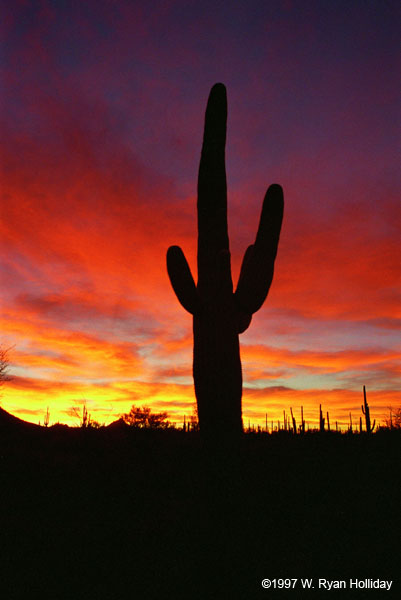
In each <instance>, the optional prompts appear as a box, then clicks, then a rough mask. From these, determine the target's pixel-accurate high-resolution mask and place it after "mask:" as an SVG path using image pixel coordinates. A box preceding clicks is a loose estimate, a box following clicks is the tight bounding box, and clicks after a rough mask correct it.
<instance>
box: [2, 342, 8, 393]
mask: <svg viewBox="0 0 401 600" xmlns="http://www.w3.org/2000/svg"><path fill="white" fill-rule="evenodd" d="M9 352H10V348H1V347H0V388H1V387H2V386H3V385H4V384H5V383H6V382H7V381H9V380H10V376H9V374H8V368H9V364H10V360H9Z"/></svg>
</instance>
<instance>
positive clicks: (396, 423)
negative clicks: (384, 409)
mask: <svg viewBox="0 0 401 600" xmlns="http://www.w3.org/2000/svg"><path fill="white" fill-rule="evenodd" d="M389 410H390V415H389V417H388V418H387V419H385V423H386V427H388V429H401V407H399V408H396V409H395V410H394V409H393V408H392V407H390V408H389Z"/></svg>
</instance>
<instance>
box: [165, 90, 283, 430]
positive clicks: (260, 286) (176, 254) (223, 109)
mask: <svg viewBox="0 0 401 600" xmlns="http://www.w3.org/2000/svg"><path fill="white" fill-rule="evenodd" d="M226 121H227V98H226V90H225V87H224V86H223V85H222V84H216V85H215V86H213V88H212V90H211V92H210V96H209V100H208V104H207V108H206V116H205V129H204V136H203V146H202V154H201V160H200V165H199V176H198V202H197V210H198V281H197V284H196V285H195V282H194V280H193V278H192V274H191V271H190V268H189V266H188V263H187V261H186V259H185V256H184V254H183V252H182V250H181V248H179V247H178V246H171V247H170V248H169V249H168V252H167V270H168V274H169V277H170V281H171V284H172V287H173V289H174V291H175V293H176V295H177V298H178V300H179V301H180V302H181V304H182V306H183V307H184V308H185V309H186V310H187V311H188V312H190V313H191V314H192V315H193V334H194V356H193V376H194V383H195V395H196V399H197V405H198V416H199V425H200V429H201V431H202V432H203V433H207V434H211V435H213V436H221V434H222V433H223V432H224V433H229V434H231V433H232V434H238V433H240V432H241V431H242V411H241V396H242V372H241V359H240V347H239V337H238V336H239V334H240V333H242V332H243V331H245V330H246V329H247V328H248V326H249V324H250V322H251V319H252V314H253V313H254V312H256V311H257V310H259V308H260V307H261V306H262V304H263V302H264V300H265V298H266V296H267V294H268V291H269V288H270V285H271V282H272V279H273V268H274V260H275V257H276V253H277V245H278V240H279V235H280V229H281V221H282V216H283V194H282V190H281V187H280V186H278V185H272V186H270V188H269V189H268V190H267V193H266V196H265V200H264V203H263V209H262V215H261V219H260V224H259V229H258V233H257V236H256V240H255V243H254V245H252V246H250V247H249V248H248V249H247V251H246V253H245V256H244V260H243V263H242V267H241V272H240V277H239V281H238V285H237V289H236V291H235V293H234V292H233V283H232V277H231V264H230V250H229V240H228V229H227V185H226V171H225V142H226Z"/></svg>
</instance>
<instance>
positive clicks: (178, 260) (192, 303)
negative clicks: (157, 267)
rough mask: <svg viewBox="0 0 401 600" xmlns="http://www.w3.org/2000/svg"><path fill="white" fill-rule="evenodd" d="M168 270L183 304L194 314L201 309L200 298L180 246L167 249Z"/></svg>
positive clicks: (172, 283) (174, 288) (175, 290)
mask: <svg viewBox="0 0 401 600" xmlns="http://www.w3.org/2000/svg"><path fill="white" fill-rule="evenodd" d="M167 272H168V275H169V277H170V281H171V285H172V287H173V290H174V292H175V294H176V296H177V298H178V300H179V302H180V303H181V305H182V306H183V307H184V308H185V310H187V311H188V312H189V313H191V314H192V315H193V314H195V312H197V310H199V298H198V293H197V291H196V286H195V282H194V280H193V277H192V274H191V270H190V268H189V265H188V263H187V259H186V258H185V256H184V253H183V251H182V250H181V248H180V247H179V246H170V248H169V249H168V250H167Z"/></svg>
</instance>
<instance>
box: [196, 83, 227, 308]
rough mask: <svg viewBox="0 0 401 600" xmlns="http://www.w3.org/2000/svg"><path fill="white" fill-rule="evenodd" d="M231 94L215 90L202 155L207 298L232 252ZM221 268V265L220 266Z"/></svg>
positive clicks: (202, 269) (202, 270)
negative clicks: (227, 161) (227, 147)
mask: <svg viewBox="0 0 401 600" xmlns="http://www.w3.org/2000/svg"><path fill="white" fill-rule="evenodd" d="M226 128H227V95H226V89H225V87H224V85H222V84H220V83H217V84H216V85H214V86H213V88H212V89H211V92H210V95H209V99H208V103H207V108H206V115H205V127H204V133H203V145H202V153H201V159H200V164H199V173H198V202H197V209H198V290H199V291H200V293H202V294H203V293H204V294H205V297H206V298H207V297H208V296H209V295H210V294H213V290H214V289H215V288H216V284H217V281H216V279H217V277H218V276H219V275H221V273H220V274H218V273H217V272H216V263H217V261H218V256H219V254H220V252H221V251H222V250H229V241H228V228H227V183H226V168H225V143H226ZM223 262H224V268H225V269H226V273H225V275H224V279H225V280H227V278H228V276H229V277H230V278H231V268H230V260H229V259H228V260H225V261H223ZM220 266H221V265H220Z"/></svg>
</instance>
